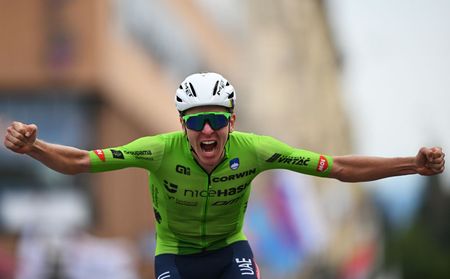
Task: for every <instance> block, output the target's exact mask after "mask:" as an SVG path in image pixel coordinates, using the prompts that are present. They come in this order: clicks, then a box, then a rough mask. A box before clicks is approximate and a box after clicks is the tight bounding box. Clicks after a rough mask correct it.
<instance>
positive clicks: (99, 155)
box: [94, 149, 105, 162]
mask: <svg viewBox="0 0 450 279" xmlns="http://www.w3.org/2000/svg"><path fill="white" fill-rule="evenodd" d="M94 153H95V154H96V155H97V157H98V158H99V159H100V160H101V161H103V162H105V153H104V152H103V150H101V149H96V150H94Z"/></svg>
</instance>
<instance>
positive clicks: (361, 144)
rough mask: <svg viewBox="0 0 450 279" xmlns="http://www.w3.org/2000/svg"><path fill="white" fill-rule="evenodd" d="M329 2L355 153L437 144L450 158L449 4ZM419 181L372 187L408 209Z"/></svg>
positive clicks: (395, 152)
mask: <svg viewBox="0 0 450 279" xmlns="http://www.w3.org/2000/svg"><path fill="white" fill-rule="evenodd" d="M326 2H327V3H328V13H329V16H330V20H331V23H332V29H333V32H334V36H335V41H336V45H337V47H338V50H339V51H340V53H341V55H342V58H343V73H342V75H343V92H344V96H345V100H346V104H347V110H348V114H349V117H350V119H351V122H352V123H351V124H352V127H353V137H354V140H355V143H356V146H355V151H356V152H358V153H361V154H370V155H382V156H402V155H413V154H415V153H416V152H417V150H418V149H419V148H420V147H421V146H423V145H427V146H429V145H438V146H442V147H443V148H444V150H446V151H447V153H448V154H450V108H449V107H450V16H449V15H450V1H447V0H428V1H426V0H418V1H413V0H364V1H361V0H327V1H326ZM449 171H450V168H449ZM449 171H447V173H446V174H445V175H444V178H445V181H446V184H447V185H448V187H447V189H449V190H450V175H449V173H448V172H449ZM421 182H423V181H422V180H421V179H418V177H408V178H404V177H403V178H400V179H388V180H386V181H383V182H378V183H373V184H372V185H371V186H374V188H376V189H377V192H378V194H379V195H381V196H383V197H384V199H385V200H389V201H391V202H394V203H395V202H399V200H400V199H399V198H398V197H402V200H404V199H405V197H408V202H405V201H403V202H404V203H405V204H403V205H402V206H403V207H405V206H406V207H408V206H407V204H406V203H408V204H409V202H410V201H412V200H414V199H415V198H417V196H418V195H420V186H411V184H415V185H418V184H420V183H421ZM393 186H395V190H394V189H393Z"/></svg>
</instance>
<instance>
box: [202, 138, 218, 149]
mask: <svg viewBox="0 0 450 279" xmlns="http://www.w3.org/2000/svg"><path fill="white" fill-rule="evenodd" d="M216 146H217V141H215V140H209V141H202V142H201V143H200V147H201V148H202V151H203V152H212V151H214V149H215V148H216Z"/></svg>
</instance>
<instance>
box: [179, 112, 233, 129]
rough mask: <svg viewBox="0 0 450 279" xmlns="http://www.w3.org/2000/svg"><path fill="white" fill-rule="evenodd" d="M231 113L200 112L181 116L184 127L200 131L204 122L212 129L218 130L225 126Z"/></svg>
mask: <svg viewBox="0 0 450 279" xmlns="http://www.w3.org/2000/svg"><path fill="white" fill-rule="evenodd" d="M230 117H231V113H229V112H200V113H194V114H188V115H185V116H183V120H184V123H186V127H187V128H188V129H190V130H194V131H197V132H200V131H202V130H203V127H204V126H205V123H206V122H208V124H209V126H211V128H212V129H213V130H214V131H217V130H220V129H222V128H223V127H225V126H227V125H228V123H229V122H230Z"/></svg>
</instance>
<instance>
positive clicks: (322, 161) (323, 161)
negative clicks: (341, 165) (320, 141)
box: [317, 155, 328, 172]
mask: <svg viewBox="0 0 450 279" xmlns="http://www.w3.org/2000/svg"><path fill="white" fill-rule="evenodd" d="M327 169H328V160H327V158H326V157H325V156H323V155H320V158H319V163H317V171H318V172H324V171H326V170H327Z"/></svg>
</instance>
